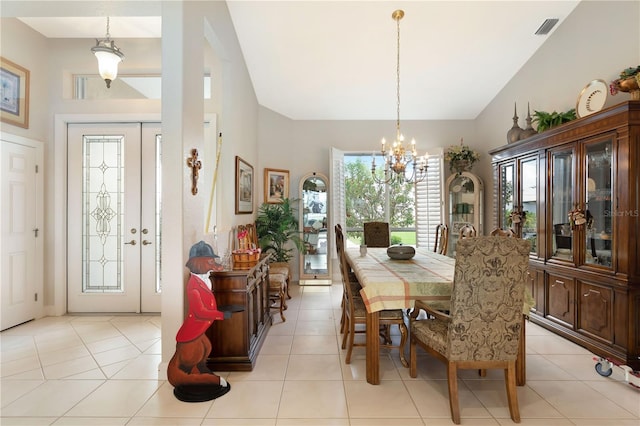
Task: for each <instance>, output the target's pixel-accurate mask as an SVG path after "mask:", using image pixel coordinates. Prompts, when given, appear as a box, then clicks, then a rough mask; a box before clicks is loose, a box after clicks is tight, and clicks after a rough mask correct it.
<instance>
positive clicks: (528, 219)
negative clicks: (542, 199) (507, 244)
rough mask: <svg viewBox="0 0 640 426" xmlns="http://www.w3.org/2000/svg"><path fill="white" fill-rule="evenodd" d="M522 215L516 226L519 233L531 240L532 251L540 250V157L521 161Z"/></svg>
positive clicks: (520, 211)
mask: <svg viewBox="0 0 640 426" xmlns="http://www.w3.org/2000/svg"><path fill="white" fill-rule="evenodd" d="M519 182H520V191H519V192H520V194H519V197H518V198H519V199H518V206H517V208H518V212H519V213H520V215H519V216H520V217H519V218H518V219H516V220H519V222H518V223H516V224H515V225H516V226H514V228H515V229H516V232H517V234H518V235H519V236H520V237H522V238H523V239H525V240H528V241H530V242H531V253H537V252H538V159H537V158H528V159H524V160H522V161H521V162H520V181H519Z"/></svg>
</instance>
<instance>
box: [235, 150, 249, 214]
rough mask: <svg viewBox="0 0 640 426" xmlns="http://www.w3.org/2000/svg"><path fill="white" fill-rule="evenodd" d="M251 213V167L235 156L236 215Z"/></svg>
mask: <svg viewBox="0 0 640 426" xmlns="http://www.w3.org/2000/svg"><path fill="white" fill-rule="evenodd" d="M245 213H253V166H251V164H249V163H247V162H246V161H244V160H243V159H242V158H240V157H238V156H237V155H236V214H245Z"/></svg>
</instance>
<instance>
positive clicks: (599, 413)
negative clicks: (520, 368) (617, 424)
mask: <svg viewBox="0 0 640 426" xmlns="http://www.w3.org/2000/svg"><path fill="white" fill-rule="evenodd" d="M527 385H528V386H529V387H531V388H532V389H533V390H534V391H535V392H537V393H538V394H539V395H540V396H541V397H542V398H544V399H545V400H547V401H548V402H549V404H551V405H552V406H553V407H554V408H555V409H556V410H558V411H559V412H560V413H561V414H562V415H564V416H565V417H567V418H572V419H579V418H592V419H621V420H624V419H630V418H632V417H633V415H632V414H631V413H630V412H628V411H627V410H625V409H624V408H622V407H620V406H619V405H617V404H615V403H613V402H612V401H610V400H609V399H607V398H606V397H605V396H604V395H602V394H600V393H599V392H598V391H596V390H595V389H593V388H591V387H589V386H587V385H585V384H584V383H582V382H579V381H572V382H566V381H531V380H529V381H527Z"/></svg>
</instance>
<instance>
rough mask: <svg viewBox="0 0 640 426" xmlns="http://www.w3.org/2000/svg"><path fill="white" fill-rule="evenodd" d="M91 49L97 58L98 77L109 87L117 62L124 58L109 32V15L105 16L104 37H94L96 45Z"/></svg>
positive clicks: (115, 71)
mask: <svg viewBox="0 0 640 426" xmlns="http://www.w3.org/2000/svg"><path fill="white" fill-rule="evenodd" d="M91 51H92V52H93V54H94V55H96V58H97V59H98V71H99V72H100V77H102V78H103V79H104V81H105V82H106V83H107V88H110V87H111V82H112V81H113V80H115V79H116V77H117V76H118V64H119V63H120V62H121V61H122V60H123V59H124V54H123V53H122V52H121V51H120V49H118V47H117V46H116V45H115V43H114V41H113V40H111V35H110V34H109V17H108V16H107V35H106V38H104V39H102V40H99V39H96V45H95V46H94V47H92V48H91Z"/></svg>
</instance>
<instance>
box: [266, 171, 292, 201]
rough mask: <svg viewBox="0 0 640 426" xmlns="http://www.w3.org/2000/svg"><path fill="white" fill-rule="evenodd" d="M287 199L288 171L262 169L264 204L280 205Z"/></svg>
mask: <svg viewBox="0 0 640 426" xmlns="http://www.w3.org/2000/svg"><path fill="white" fill-rule="evenodd" d="M285 198H289V170H279V169H264V202H265V203H269V204H277V203H281V202H282V201H283V200H284V199H285Z"/></svg>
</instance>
